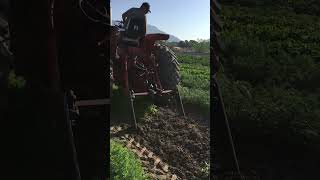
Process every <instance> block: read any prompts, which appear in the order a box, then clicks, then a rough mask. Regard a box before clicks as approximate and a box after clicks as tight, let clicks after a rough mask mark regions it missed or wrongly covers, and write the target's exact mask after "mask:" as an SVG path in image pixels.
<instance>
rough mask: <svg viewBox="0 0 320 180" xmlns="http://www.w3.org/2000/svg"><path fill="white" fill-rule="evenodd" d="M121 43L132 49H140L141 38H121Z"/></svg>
mask: <svg viewBox="0 0 320 180" xmlns="http://www.w3.org/2000/svg"><path fill="white" fill-rule="evenodd" d="M121 43H123V44H125V45H127V46H133V47H140V45H141V37H137V38H130V37H127V36H123V37H122V38H121Z"/></svg>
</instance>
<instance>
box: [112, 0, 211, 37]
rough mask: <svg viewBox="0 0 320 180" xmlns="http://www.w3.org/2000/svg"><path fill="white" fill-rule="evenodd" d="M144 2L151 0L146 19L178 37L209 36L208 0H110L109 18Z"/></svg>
mask: <svg viewBox="0 0 320 180" xmlns="http://www.w3.org/2000/svg"><path fill="white" fill-rule="evenodd" d="M143 2H148V3H149V4H150V7H151V8H150V10H151V13H149V14H147V23H148V24H151V25H154V26H157V27H158V28H159V29H160V30H162V31H164V32H167V33H169V34H172V35H174V36H176V37H178V38H179V39H181V40H197V39H209V38H210V0H111V8H112V19H113V20H120V19H121V15H122V13H124V12H125V11H126V10H128V9H130V8H132V7H140V5H141V4H142V3H143Z"/></svg>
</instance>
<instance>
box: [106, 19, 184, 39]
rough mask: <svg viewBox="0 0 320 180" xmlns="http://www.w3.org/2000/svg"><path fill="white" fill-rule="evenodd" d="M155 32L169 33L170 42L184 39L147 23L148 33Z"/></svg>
mask: <svg viewBox="0 0 320 180" xmlns="http://www.w3.org/2000/svg"><path fill="white" fill-rule="evenodd" d="M114 22H115V21H112V25H114ZM154 33H162V34H169V35H170V37H169V39H168V42H179V41H182V40H181V39H179V38H178V37H176V36H174V35H172V34H170V33H167V32H164V31H162V30H160V29H159V28H158V27H157V26H154V25H151V24H147V34H154Z"/></svg>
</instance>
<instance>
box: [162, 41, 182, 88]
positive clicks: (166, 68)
mask: <svg viewBox="0 0 320 180" xmlns="http://www.w3.org/2000/svg"><path fill="white" fill-rule="evenodd" d="M156 56H157V57H156V59H158V64H159V78H160V81H161V84H162V88H163V89H165V90H175V89H176V88H177V85H178V84H179V82H180V74H179V63H178V60H177V56H176V55H175V54H174V52H172V50H170V48H169V47H167V46H165V45H161V44H159V45H157V51H156Z"/></svg>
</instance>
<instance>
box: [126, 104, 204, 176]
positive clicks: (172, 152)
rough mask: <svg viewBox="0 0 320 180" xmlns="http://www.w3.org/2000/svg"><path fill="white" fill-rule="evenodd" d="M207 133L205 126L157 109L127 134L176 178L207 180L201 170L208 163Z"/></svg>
mask: <svg viewBox="0 0 320 180" xmlns="http://www.w3.org/2000/svg"><path fill="white" fill-rule="evenodd" d="M126 133H128V132H126ZM209 133H210V132H209V127H208V126H204V125H199V124H198V123H197V122H196V121H195V120H192V119H190V118H184V117H181V116H179V115H177V114H176V113H174V112H172V111H171V110H169V109H164V108H159V110H158V112H157V114H156V115H153V116H152V117H151V118H146V119H144V121H143V122H141V123H138V131H136V132H133V131H132V132H131V133H130V134H132V135H133V136H134V137H135V139H136V140H137V141H138V142H140V144H141V145H143V146H145V147H146V148H147V149H149V150H150V151H152V152H154V153H155V154H157V155H158V156H159V157H160V158H161V159H162V160H163V161H164V162H166V163H168V164H169V169H170V171H171V172H172V173H173V174H176V175H177V176H178V177H179V178H181V179H209V175H208V174H206V173H205V172H204V171H203V170H202V169H203V168H205V167H206V163H208V164H209V161H210V160H209V158H210V157H209V155H210V141H209V137H210V136H209Z"/></svg>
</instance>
